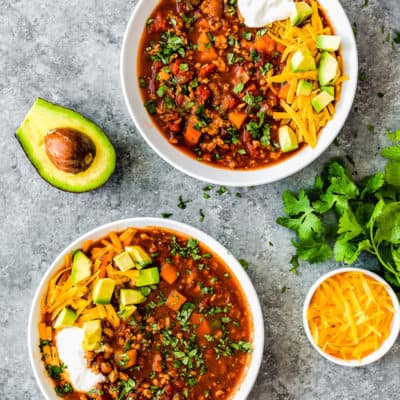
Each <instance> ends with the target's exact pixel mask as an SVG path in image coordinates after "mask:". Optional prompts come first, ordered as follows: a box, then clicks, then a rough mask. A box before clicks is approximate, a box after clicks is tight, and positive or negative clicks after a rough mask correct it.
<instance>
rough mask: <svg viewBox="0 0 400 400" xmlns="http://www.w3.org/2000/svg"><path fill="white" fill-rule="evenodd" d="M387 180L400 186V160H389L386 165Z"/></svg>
mask: <svg viewBox="0 0 400 400" xmlns="http://www.w3.org/2000/svg"><path fill="white" fill-rule="evenodd" d="M385 180H386V182H387V183H389V184H390V185H393V186H400V162H399V161H389V162H388V163H387V164H386V167H385Z"/></svg>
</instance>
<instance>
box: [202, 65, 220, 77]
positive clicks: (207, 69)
mask: <svg viewBox="0 0 400 400" xmlns="http://www.w3.org/2000/svg"><path fill="white" fill-rule="evenodd" d="M216 69H217V66H216V65H215V64H206V65H203V66H202V67H201V68H200V72H199V77H200V78H205V77H206V76H208V75H210V74H212V73H213V72H214V71H215V70H216Z"/></svg>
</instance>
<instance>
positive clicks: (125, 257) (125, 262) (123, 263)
mask: <svg viewBox="0 0 400 400" xmlns="http://www.w3.org/2000/svg"><path fill="white" fill-rule="evenodd" d="M114 262H115V264H116V266H117V267H118V268H119V269H120V270H121V271H123V272H125V271H128V270H129V269H132V268H133V267H134V266H135V263H134V262H133V260H132V257H131V256H130V255H129V253H128V252H127V251H124V252H122V253H121V254H118V255H117V256H115V257H114Z"/></svg>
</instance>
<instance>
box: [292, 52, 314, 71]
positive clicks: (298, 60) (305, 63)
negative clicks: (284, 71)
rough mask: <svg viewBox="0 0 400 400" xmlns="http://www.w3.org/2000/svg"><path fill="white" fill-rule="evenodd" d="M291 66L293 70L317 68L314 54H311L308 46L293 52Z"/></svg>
mask: <svg viewBox="0 0 400 400" xmlns="http://www.w3.org/2000/svg"><path fill="white" fill-rule="evenodd" d="M290 67H291V69H292V71H293V72H306V71H313V70H314V69H316V68H317V66H316V64H315V59H314V56H313V55H312V54H311V51H310V50H309V49H308V47H304V48H303V49H300V50H297V51H296V52H295V53H294V54H293V56H292V58H291V60H290Z"/></svg>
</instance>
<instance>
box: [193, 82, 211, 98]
mask: <svg viewBox="0 0 400 400" xmlns="http://www.w3.org/2000/svg"><path fill="white" fill-rule="evenodd" d="M211 94H212V92H211V89H210V88H209V87H208V86H206V85H200V86H199V87H198V88H197V89H196V97H197V98H198V99H199V100H200V101H202V102H206V101H207V100H209V98H210V97H211Z"/></svg>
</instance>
